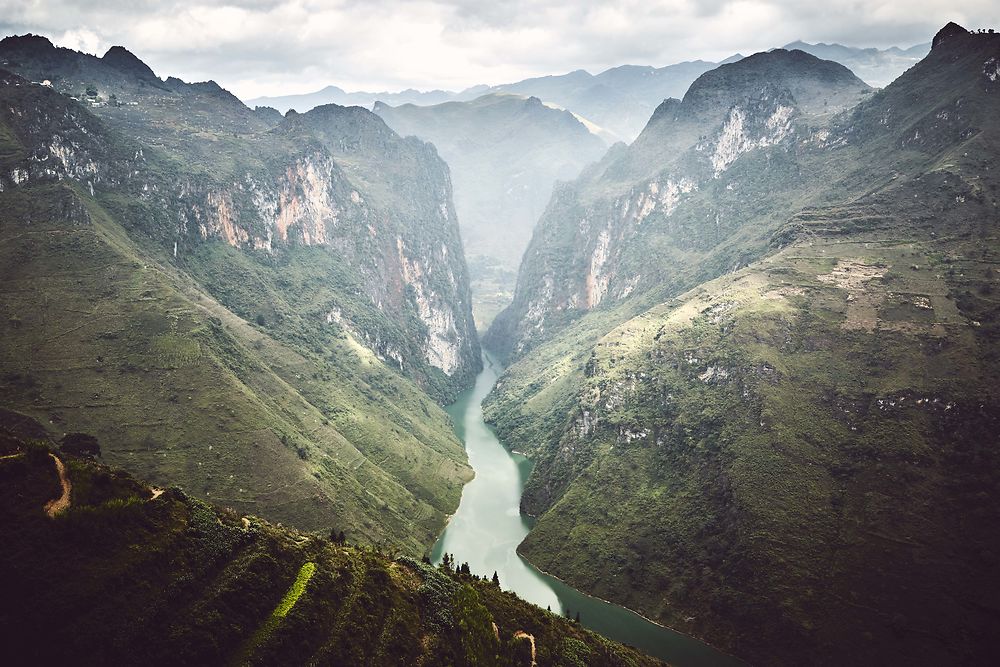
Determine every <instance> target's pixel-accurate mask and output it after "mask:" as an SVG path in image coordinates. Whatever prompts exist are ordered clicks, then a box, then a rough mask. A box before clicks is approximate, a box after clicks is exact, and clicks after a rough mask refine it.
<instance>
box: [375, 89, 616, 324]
mask: <svg viewBox="0 0 1000 667" xmlns="http://www.w3.org/2000/svg"><path fill="white" fill-rule="evenodd" d="M375 113H377V114H378V115H379V116H380V117H382V118H383V119H385V121H386V123H388V124H389V125H390V126H391V127H392V128H393V129H394V130H396V131H397V132H398V133H399V134H401V135H404V136H408V135H413V136H416V137H419V138H421V139H423V140H425V141H430V142H432V143H433V144H434V145H435V146H436V147H437V150H438V151H440V153H441V157H443V158H444V159H445V160H447V161H448V164H449V165H450V166H451V170H452V174H453V175H454V180H455V207H456V210H457V212H458V216H459V222H460V225H461V229H462V240H463V244H464V247H465V252H466V256H467V257H468V259H469V263H470V266H471V267H472V268H473V271H474V275H473V276H472V288H473V296H474V299H475V306H476V319H477V325H478V326H479V327H480V328H481V329H483V330H485V328H486V327H487V326H489V323H490V321H492V318H493V316H494V315H495V314H496V313H497V312H499V310H500V309H502V308H503V307H504V306H506V305H507V304H508V303H509V302H510V298H511V295H512V293H513V291H514V276H515V275H516V272H517V267H518V263H519V262H520V261H521V256H522V255H523V254H524V249H525V248H526V247H527V245H528V241H529V240H530V238H531V231H532V229H533V228H534V226H535V222H536V221H537V220H538V217H539V215H541V213H542V211H543V210H544V209H545V204H546V202H548V200H549V197H550V196H551V194H552V187H553V185H554V184H555V183H556V182H557V181H565V180H570V179H573V178H576V176H577V175H579V173H580V171H581V170H582V169H583V168H584V167H585V166H586V165H587V164H589V163H590V162H593V161H595V160H597V159H599V158H600V157H601V155H603V154H604V151H605V150H606V146H605V144H604V142H603V141H602V140H601V139H599V138H598V137H597V136H595V135H594V134H591V133H590V132H589V131H588V130H587V128H586V127H585V126H584V125H583V124H582V123H581V122H580V121H579V120H577V119H576V118H575V117H574V116H573V115H572V114H571V113H569V112H568V111H562V110H559V109H552V108H549V107H547V106H545V105H543V104H542V102H541V101H540V100H539V99H538V98H534V97H533V98H528V99H525V98H522V97H520V96H516V95H509V94H508V95H486V96H483V97H480V98H478V99H476V100H472V101H469V102H448V103H446V104H440V105H437V106H431V107H417V106H413V105H404V106H400V107H390V106H388V105H385V104H377V105H376V106H375Z"/></svg>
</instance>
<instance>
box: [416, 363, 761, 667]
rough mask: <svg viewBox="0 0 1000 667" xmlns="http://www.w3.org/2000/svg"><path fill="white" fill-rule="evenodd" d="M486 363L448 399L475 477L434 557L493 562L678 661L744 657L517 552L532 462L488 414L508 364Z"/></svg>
mask: <svg viewBox="0 0 1000 667" xmlns="http://www.w3.org/2000/svg"><path fill="white" fill-rule="evenodd" d="M483 366H484V368H483V371H482V373H480V374H479V376H478V377H477V378H476V384H475V386H474V387H473V388H472V389H469V390H467V391H465V392H463V393H462V394H461V395H460V396H459V397H458V400H457V401H455V403H453V404H452V405H450V406H449V407H448V414H450V415H451V418H452V420H453V421H454V422H455V432H456V433H457V434H458V437H459V438H460V439H461V440H462V441H463V442H464V443H465V449H466V451H467V452H468V454H469V463H470V464H471V465H472V467H473V469H474V470H475V471H476V477H475V479H473V480H472V481H471V482H469V483H468V484H467V485H466V486H465V489H464V490H463V491H462V500H461V503H460V504H459V506H458V510H457V511H456V512H455V515H454V516H453V517H452V518H451V521H450V522H449V523H448V527H447V528H446V529H445V531H444V533H442V534H441V537H440V538H439V539H438V541H437V543H436V544H435V545H434V549H433V552H432V554H431V559H432V560H433V561H434V562H435V563H440V562H441V558H442V556H443V555H444V554H445V553H446V552H447V553H450V554H454V555H455V557H456V559H457V560H458V561H459V562H468V563H469V567H470V569H471V570H472V571H473V572H474V573H476V574H480V575H483V574H485V575H487V576H490V575H492V574H493V572H494V570H495V571H496V572H497V573H498V575H499V577H500V585H501V586H502V587H503V588H504V589H505V590H511V591H514V592H515V593H517V594H518V595H519V596H520V597H521V598H523V599H525V600H528V601H529V602H533V603H535V604H536V605H538V606H540V607H550V608H551V609H552V611H553V612H557V613H564V612H565V610H566V609H567V608H568V609H569V610H570V612H571V614H573V615H574V616H575V615H576V613H577V612H579V613H580V622H581V623H582V624H583V625H584V626H586V627H588V628H590V629H591V630H594V631H596V632H599V633H601V634H603V635H604V636H606V637H610V638H611V639H614V640H616V641H619V642H622V643H625V644H631V645H633V646H635V647H637V648H639V649H641V650H643V651H645V652H646V653H648V654H649V655H652V656H656V657H658V658H660V659H662V660H665V661H667V662H670V663H671V664H673V665H677V667H694V666H696V665H711V666H716V665H718V666H722V667H730V666H732V667H735V666H738V665H744V666H745V663H743V662H741V661H740V660H737V659H736V658H733V657H731V656H729V655H726V654H724V653H721V652H719V651H717V650H716V649H713V648H712V647H711V646H708V645H707V644H704V643H702V642H700V641H698V640H697V639H694V638H692V637H688V636H687V635H683V634H681V633H679V632H675V631H674V630H671V629H669V628H665V627H663V626H661V625H657V624H656V623H653V622H651V621H648V620H646V619H645V618H643V617H642V616H639V615H638V614H635V613H634V612H631V611H629V610H628V609H625V608H624V607H619V606H617V605H613V604H610V603H608V602H604V601H603V600H599V599H597V598H593V597H590V596H589V595H585V594H584V593H581V592H580V591H578V590H576V589H575V588H571V587H570V586H568V585H566V584H565V583H563V582H562V581H559V580H558V579H556V578H554V577H550V576H549V575H546V574H544V573H542V572H540V571H539V570H537V569H535V568H534V567H533V566H532V565H531V564H530V563H528V561H526V560H524V559H523V558H521V557H520V556H519V555H518V553H517V546H518V545H519V544H520V543H521V541H522V540H523V539H524V537H525V536H526V535H527V534H528V532H529V531H530V530H531V527H532V522H531V520H530V519H529V518H528V517H525V516H522V515H521V512H520V504H521V491H522V490H523V489H524V483H525V481H526V480H527V479H528V474H529V473H530V472H531V462H530V461H529V460H528V459H527V458H525V457H524V456H521V455H520V454H512V453H511V452H509V451H507V449H506V448H504V447H503V445H501V444H500V441H499V440H497V438H496V436H495V435H494V433H493V431H492V429H490V427H489V426H487V425H486V422H484V421H483V411H482V407H481V405H480V404H481V403H482V401H483V399H484V398H485V397H486V395H487V394H488V393H489V392H490V390H491V389H492V388H493V385H494V383H496V381H497V378H498V377H499V376H500V373H501V372H502V370H503V369H502V367H501V366H500V364H499V362H497V361H496V360H494V359H493V358H492V357H490V355H488V354H484V355H483Z"/></svg>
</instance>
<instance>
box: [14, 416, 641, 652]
mask: <svg viewBox="0 0 1000 667" xmlns="http://www.w3.org/2000/svg"><path fill="white" fill-rule="evenodd" d="M12 417H16V416H14V415H11V414H6V415H4V416H3V418H4V425H5V426H9V425H14V426H15V427H18V428H17V430H18V432H21V433H23V427H24V426H25V425H28V426H30V422H27V423H25V422H24V420H20V419H12ZM17 422H20V424H18V423H17ZM33 430H34V431H35V434H37V426H36V428H35V429H33ZM50 451H51V450H50V449H49V447H48V446H46V444H45V443H42V442H38V441H28V442H26V441H25V440H24V439H22V438H21V437H19V436H16V435H14V434H13V433H11V432H10V431H9V430H6V429H4V430H0V500H2V503H0V504H2V508H3V509H2V511H0V527H2V529H3V531H4V533H5V534H6V535H7V536H8V537H10V538H16V539H12V540H10V543H9V545H8V547H9V548H6V549H4V551H3V554H2V555H0V586H2V587H3V591H4V601H5V604H4V605H3V608H2V610H0V640H2V641H0V657H2V658H3V660H4V662H5V663H7V664H58V663H60V662H71V663H73V664H80V663H81V662H84V663H87V664H135V663H139V662H141V663H143V664H154V665H159V664H164V665H166V664H170V665H175V664H178V663H184V664H275V663H284V664H289V663H294V664H317V665H319V664H332V665H348V664H350V665H355V664H368V665H469V664H478V665H509V666H514V665H524V666H525V667H528V666H529V665H533V664H538V665H583V664H586V665H609V666H610V665H620V666H622V667H624V666H634V667H636V666H639V665H654V664H659V663H658V662H657V661H655V660H653V659H651V658H648V657H646V656H643V655H641V654H639V653H638V652H636V651H635V650H633V649H630V648H627V647H624V646H621V645H618V644H614V643H612V642H609V641H607V640H605V639H603V638H601V637H599V636H598V635H595V634H593V633H591V632H588V631H586V630H584V629H583V628H581V627H580V626H579V624H576V623H572V622H571V621H569V620H568V619H563V618H561V617H559V616H557V615H554V614H552V613H550V612H546V611H543V610H541V609H539V608H538V607H535V606H533V605H530V604H527V603H525V602H523V601H521V600H519V599H518V598H517V597H516V596H515V595H513V594H512V593H506V592H502V591H501V590H500V589H499V588H498V587H496V586H494V585H493V584H492V583H491V582H490V581H488V580H487V579H486V578H483V579H480V578H478V577H473V576H471V575H469V574H457V573H455V572H452V571H451V570H450V569H444V568H434V567H432V566H430V565H428V564H425V563H421V562H418V561H414V560H411V559H408V558H392V557H390V556H388V555H386V554H384V553H381V552H378V551H374V550H370V549H366V548H359V547H354V546H345V545H343V544H340V543H334V542H331V541H329V540H328V539H326V538H325V537H319V536H317V535H315V534H309V533H302V532H298V531H294V530H291V529H288V528H282V527H281V526H275V525H273V524H270V523H267V522H265V521H262V520H260V519H258V518H256V517H254V516H241V514H240V513H237V512H234V511H233V510H217V509H214V508H213V507H212V506H210V505H207V504H204V503H202V502H199V501H197V500H194V499H192V498H191V497H190V496H187V495H185V494H184V493H183V492H181V491H180V490H178V489H176V488H172V489H167V490H165V491H164V490H161V489H152V488H150V487H148V486H146V485H145V484H142V483H140V482H138V481H136V480H135V479H134V478H132V477H130V476H128V475H126V474H123V473H121V472H119V471H117V470H115V469H112V468H108V467H105V466H99V465H96V464H94V463H92V462H89V461H86V460H84V459H78V458H74V457H72V456H70V455H67V454H65V453H63V452H59V453H58V456H59V457H61V458H60V459H59V464H60V465H61V466H62V469H63V474H64V475H65V480H66V483H67V484H68V485H69V487H68V488H69V491H70V493H69V504H68V506H66V507H65V508H64V509H62V510H61V511H58V512H54V516H52V517H50V516H47V515H46V511H45V510H44V509H43V508H44V507H47V506H49V505H48V502H49V500H50V499H52V498H57V497H60V494H61V492H62V491H61V478H60V476H59V474H58V468H57V467H56V461H54V460H53V457H52V455H51V454H50ZM334 518H336V516H334Z"/></svg>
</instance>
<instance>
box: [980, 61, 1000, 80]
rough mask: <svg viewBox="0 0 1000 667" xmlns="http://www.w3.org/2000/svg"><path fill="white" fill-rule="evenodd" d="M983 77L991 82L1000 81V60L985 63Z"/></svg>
mask: <svg viewBox="0 0 1000 667" xmlns="http://www.w3.org/2000/svg"><path fill="white" fill-rule="evenodd" d="M983 76H985V77H986V78H987V79H989V80H990V81H996V80H997V79H1000V60H997V59H996V58H990V59H989V60H987V61H986V62H985V63H983Z"/></svg>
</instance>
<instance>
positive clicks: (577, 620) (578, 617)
mask: <svg viewBox="0 0 1000 667" xmlns="http://www.w3.org/2000/svg"><path fill="white" fill-rule="evenodd" d="M575 620H576V622H577V623H579V622H580V612H576V619H575Z"/></svg>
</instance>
